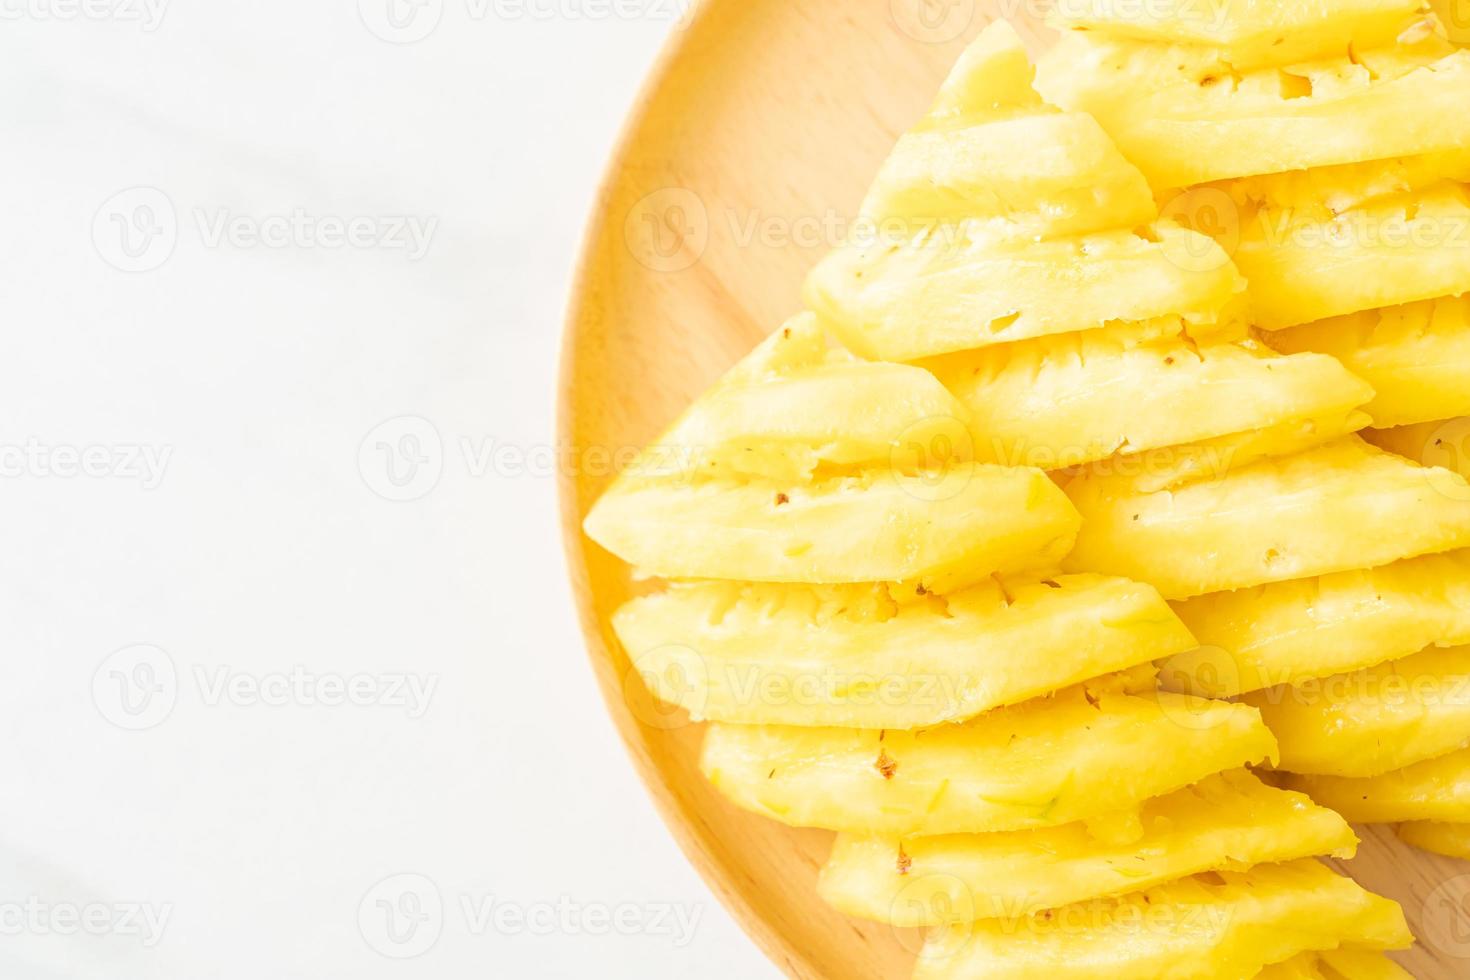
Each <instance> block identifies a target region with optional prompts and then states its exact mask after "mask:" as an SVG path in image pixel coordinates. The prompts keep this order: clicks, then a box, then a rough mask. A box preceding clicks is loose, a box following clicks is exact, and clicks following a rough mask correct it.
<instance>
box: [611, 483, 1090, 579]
mask: <svg viewBox="0 0 1470 980" xmlns="http://www.w3.org/2000/svg"><path fill="white" fill-rule="evenodd" d="M1076 529H1077V515H1076V511H1075V510H1074V509H1073V508H1072V506H1071V505H1070V504H1069V503H1068V502H1067V499H1066V497H1065V496H1064V495H1063V494H1062V492H1061V491H1060V490H1058V489H1057V487H1056V485H1055V484H1053V483H1052V482H1051V481H1050V480H1048V479H1047V478H1046V476H1045V475H1044V474H1043V473H1042V472H1041V471H1040V470H1026V469H1008V468H1002V467H996V466H984V465H973V464H961V465H959V466H957V467H954V468H951V469H949V470H947V471H945V472H944V473H943V474H941V475H940V476H939V477H938V478H937V479H934V480H931V479H930V478H928V477H926V476H924V475H919V476H912V477H910V476H904V475H899V474H894V473H891V472H887V473H874V474H867V475H864V476H862V477H842V478H837V479H833V480H828V481H823V482H819V483H815V484H810V485H802V486H786V485H782V484H769V483H768V484H760V483H734V482H708V483H694V484H690V483H683V482H677V481H675V482H659V481H644V480H630V481H626V482H622V483H619V484H617V485H615V486H614V487H613V488H612V489H611V490H610V491H609V492H608V493H606V494H605V495H604V496H603V497H602V498H601V499H600V500H599V501H598V502H597V505H596V506H595V507H594V508H593V510H592V513H591V514H590V515H588V517H587V521H586V530H587V533H588V535H589V536H590V537H591V538H592V539H593V540H594V541H596V542H597V543H598V544H601V545H602V546H603V547H605V548H607V549H608V550H609V551H611V552H613V553H614V554H616V555H618V556H619V557H621V558H623V559H624V560H626V561H628V562H629V563H630V564H632V565H633V566H634V567H636V568H640V569H642V570H643V571H645V572H647V573H649V574H652V575H658V576H661V577H664V578H718V579H733V580H736V581H755V582H814V583H821V582H827V583H843V582H875V581H914V582H921V583H923V584H925V585H926V586H927V587H928V588H931V589H933V590H936V591H944V590H948V589H953V588H959V587H961V586H963V585H965V584H969V583H970V582H974V581H978V580H979V579H982V578H985V577H986V576H988V575H991V574H994V573H997V572H1001V573H1006V572H1017V571H1023V570H1026V569H1033V568H1043V569H1044V568H1049V567H1054V566H1055V564H1056V562H1057V561H1058V560H1059V559H1060V558H1061V556H1062V555H1063V554H1064V553H1065V552H1066V551H1067V549H1068V548H1069V547H1070V546H1071V542H1072V539H1073V537H1074V535H1075V534H1076Z"/></svg>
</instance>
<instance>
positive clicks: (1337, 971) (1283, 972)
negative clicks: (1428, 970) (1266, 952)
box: [1256, 949, 1414, 980]
mask: <svg viewBox="0 0 1470 980" xmlns="http://www.w3.org/2000/svg"><path fill="white" fill-rule="evenodd" d="M1256 980H1414V978H1413V975H1412V974H1410V973H1409V972H1408V971H1407V970H1405V969H1404V968H1403V967H1401V966H1399V965H1398V964H1397V963H1395V962H1394V961H1393V960H1391V959H1389V958H1388V957H1387V956H1386V955H1385V954H1383V953H1380V952H1377V951H1374V950H1366V949H1329V950H1322V951H1321V952H1315V953H1302V954H1301V955H1299V956H1295V957H1293V958H1291V959H1289V960H1287V961H1286V962H1284V963H1276V964H1273V965H1271V966H1268V967H1266V968H1265V969H1264V970H1262V971H1261V972H1260V973H1257V974H1256Z"/></svg>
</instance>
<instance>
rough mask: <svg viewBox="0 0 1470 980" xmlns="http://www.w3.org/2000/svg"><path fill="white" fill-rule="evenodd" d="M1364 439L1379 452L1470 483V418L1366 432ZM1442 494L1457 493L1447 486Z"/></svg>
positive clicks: (1368, 430) (1364, 432) (1365, 430)
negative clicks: (1460, 477)
mask: <svg viewBox="0 0 1470 980" xmlns="http://www.w3.org/2000/svg"><path fill="white" fill-rule="evenodd" d="M1362 435H1363V438H1364V439H1366V440H1367V441H1368V442H1371V443H1372V444H1373V445H1375V446H1377V447H1378V448H1380V449H1386V450H1388V451H1389V452H1391V453H1397V454H1398V455H1400V456H1403V457H1404V458H1405V459H1412V460H1413V461H1414V462H1416V463H1422V464H1424V465H1425V466H1437V467H1440V468H1441V469H1445V470H1449V471H1450V472H1451V473H1455V474H1457V475H1459V476H1463V477H1465V478H1467V479H1470V416H1464V415H1462V416H1460V417H1459V418H1453V419H1443V420H1437V421H1434V422H1420V423H1418V424H1416V425H1400V426H1396V427H1394V428H1392V429H1364V430H1363V433H1362ZM1442 492H1444V493H1449V494H1453V493H1455V492H1457V490H1456V488H1455V487H1454V486H1451V485H1446V486H1444V487H1443V488H1442Z"/></svg>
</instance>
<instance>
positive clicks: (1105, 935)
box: [914, 860, 1413, 980]
mask: <svg viewBox="0 0 1470 980" xmlns="http://www.w3.org/2000/svg"><path fill="white" fill-rule="evenodd" d="M1412 942H1413V936H1412V935H1411V934H1410V933H1409V929H1408V926H1407V924H1406V923H1405V921H1404V916H1403V912H1402V910H1400V909H1399V907H1398V905H1397V904H1395V903H1394V902H1390V901H1388V900H1387V899H1383V898H1379V897H1377V896H1376V895H1372V894H1370V893H1369V892H1366V891H1364V890H1363V889H1362V888H1361V887H1360V886H1359V885H1358V884H1357V883H1356V882H1354V881H1352V880H1351V879H1349V878H1344V877H1341V876H1339V875H1337V874H1334V873H1333V872H1332V871H1330V870H1328V869H1327V868H1326V867H1324V866H1323V865H1321V864H1319V863H1317V862H1316V861H1313V860H1304V861H1293V862H1290V863H1287V864H1276V865H1262V866H1260V867H1257V868H1253V869H1252V870H1250V871H1247V872H1244V873H1235V872H1229V871H1222V872H1214V873H1211V874H1208V875H1203V876H1197V877H1194V878H1187V879H1183V880H1181V881H1177V882H1173V883H1170V884H1167V885H1161V886H1159V887H1157V888H1151V889H1149V890H1147V891H1145V892H1140V893H1137V894H1134V895H1128V896H1125V897H1123V898H1121V899H1100V900H1097V901H1094V902H1089V903H1083V904H1080V905H1073V906H1068V907H1066V908H1063V909H1057V910H1055V911H1054V912H1052V913H1050V914H1046V913H1043V914H1042V915H1041V916H1036V917H1031V918H1025V919H1006V920H991V921H987V922H979V923H974V924H969V925H964V926H958V927H955V928H953V929H952V930H949V931H948V932H946V933H944V934H941V935H940V936H937V937H935V938H933V939H931V940H930V942H929V943H928V944H926V946H925V948H924V951H923V952H922V953H921V954H920V957H919V966H918V969H917V971H916V972H915V974H914V976H915V977H916V978H919V980H942V978H959V977H966V978H975V977H983V978H986V980H1049V978H1066V980H1117V978H1119V977H1199V978H1203V977H1217V978H1225V977H1249V976H1253V975H1254V974H1255V973H1256V972H1257V971H1259V970H1260V969H1262V968H1263V967H1265V966H1266V965H1268V964H1270V963H1277V962H1281V961H1282V960H1286V959H1289V958H1290V957H1292V956H1295V955H1297V954H1298V953H1301V952H1303V951H1306V950H1325V949H1335V948H1337V947H1338V946H1339V945H1343V944H1350V945H1353V946H1357V947H1362V948H1367V949H1400V948H1403V947H1406V946H1408V945H1409V944H1410V943H1412Z"/></svg>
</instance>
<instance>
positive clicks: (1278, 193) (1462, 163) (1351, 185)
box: [1169, 146, 1470, 218]
mask: <svg viewBox="0 0 1470 980" xmlns="http://www.w3.org/2000/svg"><path fill="white" fill-rule="evenodd" d="M1445 180H1450V181H1454V182H1456V183H1461V184H1465V183H1470V146H1467V147H1462V148H1458V149H1452V150H1442V151H1440V152H1437V153H1424V154H1419V155H1417V156H1408V157H1391V158H1389V159H1387V160H1368V161H1365V162H1363V163H1344V164H1339V165H1337V166H1332V167H1313V168H1312V169H1310V170H1288V171H1286V172H1285V173H1274V174H1259V175H1257V176H1254V177H1240V178H1236V179H1234V180H1222V181H1216V182H1214V183H1210V184H1204V185H1201V186H1200V187H1196V188H1192V189H1191V190H1188V191H1185V192H1183V193H1182V194H1181V195H1179V196H1180V197H1189V196H1190V195H1195V196H1197V198H1198V200H1197V201H1196V202H1195V203H1196V204H1199V205H1203V204H1206V203H1214V204H1216V205H1217V206H1219V207H1223V208H1227V209H1230V208H1233V209H1235V210H1236V211H1237V212H1240V213H1255V212H1258V211H1262V210H1266V211H1273V212H1277V213H1280V212H1291V213H1293V214H1302V215H1316V216H1317V217H1319V218H1330V217H1331V216H1333V215H1336V214H1342V213H1343V212H1345V211H1348V210H1351V209H1352V208H1357V207H1362V206H1363V205H1365V204H1368V203H1369V202H1372V201H1375V200H1378V199H1380V198H1387V197H1395V196H1400V195H1405V194H1412V193H1415V192H1417V191H1423V190H1426V189H1428V188H1430V187H1433V186H1434V185H1435V184H1438V183H1440V182H1441V181H1445ZM1222 196H1223V198H1224V200H1222ZM1169 199H1170V200H1171V201H1172V200H1174V198H1173V197H1172V196H1170V197H1169ZM1227 202H1228V203H1227ZM1183 212H1184V214H1185V215H1186V216H1188V215H1189V214H1190V209H1188V208H1185V209H1183Z"/></svg>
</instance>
